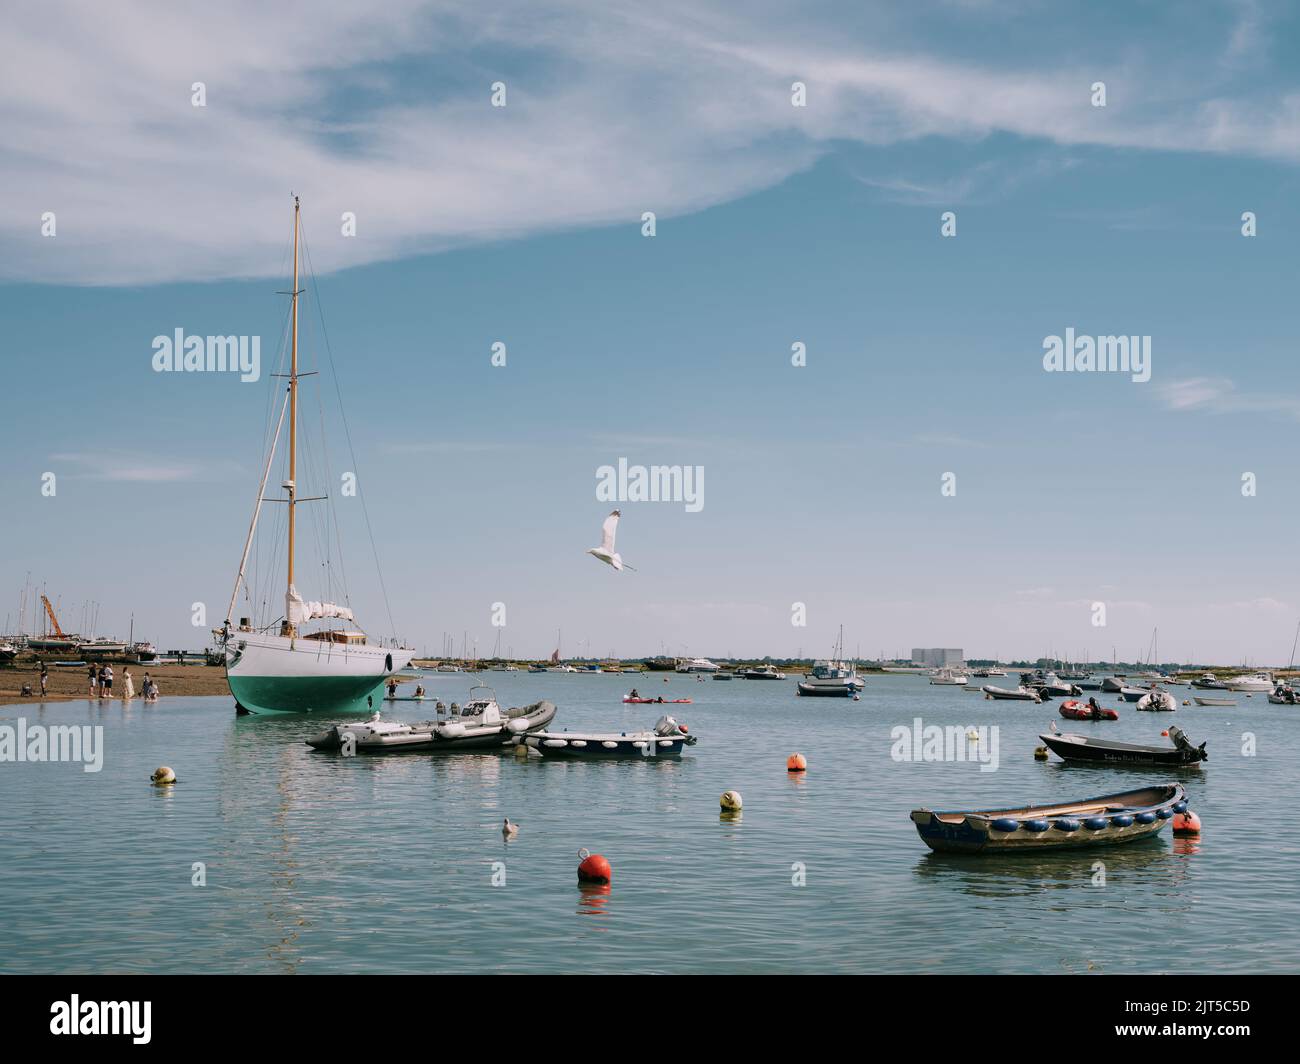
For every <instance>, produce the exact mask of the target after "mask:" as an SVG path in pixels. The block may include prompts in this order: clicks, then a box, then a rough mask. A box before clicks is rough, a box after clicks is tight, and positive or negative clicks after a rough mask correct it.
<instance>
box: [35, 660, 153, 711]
mask: <svg viewBox="0 0 1300 1064" xmlns="http://www.w3.org/2000/svg"><path fill="white" fill-rule="evenodd" d="M87 677H88V679H89V680H90V697H91V698H112V697H113V666H112V665H91V666H90V668H89V669H88V670H87ZM122 683H123V690H122V698H123V699H129V698H134V697H135V679H134V678H133V677H132V676H131V670H130V669H123V670H122ZM44 693H45V666H44V665H42V666H41V694H44ZM140 693H141V694H142V695H143V696H144V700H145V701H146V702H156V701H157V700H158V684H157V682H156V681H155V680H154V678H153V677H152V676H150V675H149V674H148V673H147V672H146V673H145V674H144V681H143V682H142V683H141V685H140Z"/></svg>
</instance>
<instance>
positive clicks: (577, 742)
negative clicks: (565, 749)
mask: <svg viewBox="0 0 1300 1064" xmlns="http://www.w3.org/2000/svg"><path fill="white" fill-rule="evenodd" d="M573 745H574V746H576V747H578V748H579V749H581V748H582V747H584V746H586V745H587V740H586V739H574V740H573Z"/></svg>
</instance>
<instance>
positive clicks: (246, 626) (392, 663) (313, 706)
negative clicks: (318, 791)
mask: <svg viewBox="0 0 1300 1064" xmlns="http://www.w3.org/2000/svg"><path fill="white" fill-rule="evenodd" d="M299 213H300V208H299V203H298V197H296V196H295V197H294V201H293V289H292V290H291V291H290V293H289V296H290V299H291V310H290V314H291V330H292V331H291V354H290V363H289V373H288V384H287V386H286V387H285V396H284V402H283V405H282V406H281V408H280V417H279V422H278V423H277V425H276V428H275V434H274V437H273V438H272V439H271V445H270V448H269V452H268V454H267V458H266V466H265V469H264V471H263V473H262V478H261V482H260V483H259V485H258V489H257V504H256V506H255V507H254V510H253V519H252V522H251V523H250V525H249V528H248V536H247V539H246V540H245V543H244V554H243V557H242V558H241V559H240V562H239V571H238V574H237V575H236V577H235V587H234V591H233V592H232V594H231V596H230V607H229V610H228V611H227V615H226V620H225V623H224V624H223V625H222V627H221V628H219V629H216V630H215V631H214V632H213V634H214V635H215V636H216V637H217V639H218V642H219V643H220V645H221V648H222V650H223V651H224V652H225V656H226V682H227V683H228V684H229V686H230V693H231V694H232V695H233V696H234V698H235V702H236V705H237V706H238V707H240V709H242V710H243V711H245V712H252V713H278V712H316V713H356V712H364V711H366V710H368V709H370V708H372V707H373V704H374V703H375V702H377V701H380V700H381V699H382V697H383V687H384V683H385V681H387V680H388V678H389V677H391V676H392V675H393V674H394V673H395V672H399V671H401V670H402V669H404V668H406V666H407V665H409V664H410V662H411V659H412V658H413V657H414V656H415V652H414V651H413V650H406V649H404V648H398V647H391V648H386V647H383V646H376V645H375V644H373V643H371V642H370V640H369V639H368V637H367V636H366V634H365V632H362V631H358V630H353V629H346V628H325V629H321V630H318V631H313V632H307V631H304V629H303V626H304V625H305V624H308V623H309V622H311V621H315V620H340V621H344V622H353V621H354V618H353V614H352V610H351V609H350V608H347V607H345V606H340V605H337V604H335V603H332V602H317V601H308V600H305V599H304V598H303V597H302V596H301V595H300V594H299V593H298V589H297V587H296V586H295V584H294V577H295V572H294V562H295V529H296V518H297V510H298V506H299V505H301V504H302V503H304V502H309V501H317V500H313V499H307V498H301V499H300V498H299V497H298V483H297V475H298V471H297V459H298V380H299V373H298V297H299V295H300V294H301V292H300V290H299V288H298V257H299V256H298V242H299V230H300V226H299ZM286 414H287V415H288V421H289V451H288V463H287V468H286V475H285V479H284V481H283V483H282V485H281V488H282V489H283V491H284V493H285V497H284V498H279V499H275V500H272V501H275V502H282V503H285V504H286V508H285V522H286V531H287V536H288V556H287V563H288V564H287V568H286V573H285V591H284V616H283V618H282V619H281V620H280V621H279V623H278V624H275V623H273V624H271V625H268V626H265V627H260V628H259V627H255V626H254V625H253V623H252V619H251V618H241V619H240V623H239V624H238V625H237V626H236V624H235V622H234V618H233V614H234V610H235V603H236V602H237V601H238V597H239V592H240V589H241V587H243V586H244V585H245V576H244V574H245V569H246V566H247V564H248V557H249V551H250V550H251V548H252V545H253V537H254V535H255V533H256V531H257V521H258V517H259V515H260V514H261V512H262V504H263V502H265V501H267V500H266V498H265V491H266V482H267V478H268V477H269V476H270V473H271V466H272V463H273V461H274V460H275V453H276V445H277V444H278V442H279V439H280V431H281V429H282V428H283V426H284V422H285V416H286ZM318 457H319V456H318Z"/></svg>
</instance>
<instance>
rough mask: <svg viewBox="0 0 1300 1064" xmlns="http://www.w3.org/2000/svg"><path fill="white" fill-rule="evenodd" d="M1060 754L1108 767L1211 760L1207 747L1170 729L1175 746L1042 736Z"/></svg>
mask: <svg viewBox="0 0 1300 1064" xmlns="http://www.w3.org/2000/svg"><path fill="white" fill-rule="evenodd" d="M1039 738H1040V739H1042V740H1043V742H1045V743H1046V744H1047V745H1048V746H1049V747H1050V748H1051V749H1052V750H1053V751H1054V752H1055V753H1056V754H1058V755H1059V756H1060V757H1061V758H1063V759H1064V760H1066V761H1094V762H1096V761H1104V762H1106V763H1107V764H1126V765H1195V764H1198V763H1199V762H1201V761H1208V760H1209V757H1210V755H1209V754H1207V753H1206V752H1205V744H1204V743H1201V745H1200V746H1193V745H1192V744H1191V742H1190V741H1189V740H1188V738H1187V736H1186V735H1185V734H1184V733H1183V731H1182V730H1181V729H1180V728H1170V729H1169V738H1170V739H1171V740H1172V741H1173V744H1174V745H1173V746H1139V745H1138V744H1137V743H1116V742H1112V741H1111V740H1109V739H1094V738H1092V737H1091V736H1087V735H1073V734H1070V733H1069V732H1066V733H1064V734H1060V735H1040V736H1039Z"/></svg>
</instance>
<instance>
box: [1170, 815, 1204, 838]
mask: <svg viewBox="0 0 1300 1064" xmlns="http://www.w3.org/2000/svg"><path fill="white" fill-rule="evenodd" d="M1200 833H1201V818H1200V817H1199V816H1197V815H1196V814H1195V813H1193V812H1192V811H1191V810H1190V809H1189V810H1187V812H1185V813H1175V814H1174V834H1175V835H1199V834H1200Z"/></svg>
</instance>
